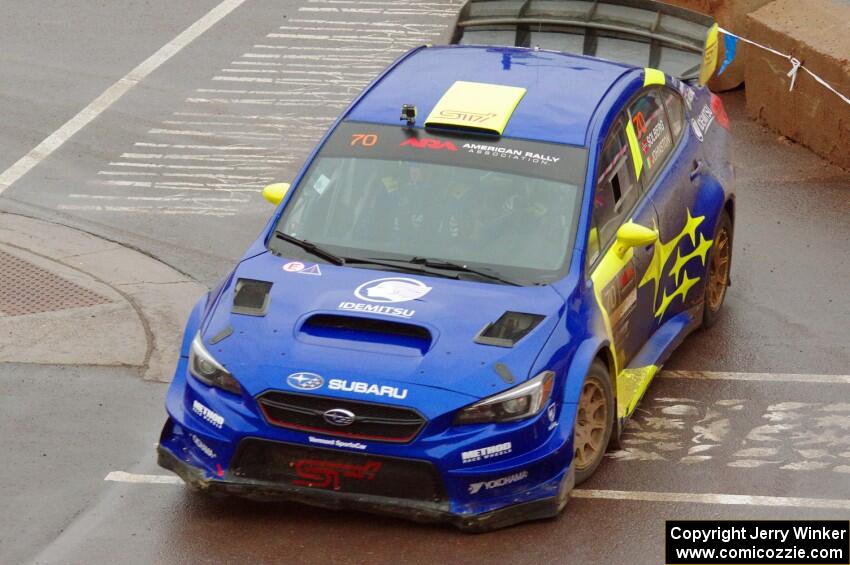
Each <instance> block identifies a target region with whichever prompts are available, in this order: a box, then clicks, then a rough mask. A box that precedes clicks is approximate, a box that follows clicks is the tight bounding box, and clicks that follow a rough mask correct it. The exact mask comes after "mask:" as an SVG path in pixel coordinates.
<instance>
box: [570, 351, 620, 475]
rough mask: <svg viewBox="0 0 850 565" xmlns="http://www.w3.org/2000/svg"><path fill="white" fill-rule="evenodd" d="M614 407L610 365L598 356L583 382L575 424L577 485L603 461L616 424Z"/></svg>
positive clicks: (574, 461)
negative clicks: (608, 366)
mask: <svg viewBox="0 0 850 565" xmlns="http://www.w3.org/2000/svg"><path fill="white" fill-rule="evenodd" d="M614 410H615V406H614V393H613V391H612V389H611V378H610V376H609V373H608V368H607V367H606V366H605V364H604V363H602V362H601V361H599V360H598V359H597V360H596V361H594V362H593V364H592V365H591V366H590V369H589V370H588V372H587V376H586V377H585V379H584V383H583V384H582V388H581V393H580V394H579V400H578V409H577V411H576V421H575V425H574V426H573V465H574V466H575V479H576V480H575V484H576V485H579V484H581V483H583V482H584V481H586V480H587V479H589V478H590V477H591V475H593V473H594V472H595V471H596V469H597V468H598V467H599V465H600V463H602V459H603V458H604V457H605V450H606V449H607V447H608V443H609V442H610V440H611V434H612V432H613V428H614V416H613V413H614Z"/></svg>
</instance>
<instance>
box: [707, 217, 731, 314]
mask: <svg viewBox="0 0 850 565" xmlns="http://www.w3.org/2000/svg"><path fill="white" fill-rule="evenodd" d="M730 252H731V249H730V246H729V230H727V229H726V227H723V228H721V229H720V231H718V232H717V235H716V236H715V238H714V252H713V254H712V256H711V264H710V265H709V267H708V294H707V297H706V298H707V300H708V307H709V308H710V309H711V311H712V312H717V311H718V310H720V306H721V305H723V297H724V296H726V287H727V286H729V259H730Z"/></svg>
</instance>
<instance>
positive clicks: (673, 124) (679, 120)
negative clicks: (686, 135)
mask: <svg viewBox="0 0 850 565" xmlns="http://www.w3.org/2000/svg"><path fill="white" fill-rule="evenodd" d="M661 96H662V98H664V106H666V108H667V119H668V120H670V131H671V132H672V134H673V141H675V140H677V139H679V134H680V133H682V126H684V124H685V109H684V105H683V104H682V98H681V97H680V96H679V95H678V94H677V93H675V92H673V91H672V90H670V89H666V88H665V89H664V90H663V91H662V95H661Z"/></svg>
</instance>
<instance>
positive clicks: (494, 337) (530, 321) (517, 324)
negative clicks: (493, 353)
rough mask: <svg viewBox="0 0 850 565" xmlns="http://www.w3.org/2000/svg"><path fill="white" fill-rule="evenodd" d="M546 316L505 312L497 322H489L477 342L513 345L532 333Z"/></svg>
mask: <svg viewBox="0 0 850 565" xmlns="http://www.w3.org/2000/svg"><path fill="white" fill-rule="evenodd" d="M543 318H545V316H541V315H540V314H524V313H522V312H505V313H504V314H502V315H501V316H499V319H498V320H496V321H495V322H491V323H489V324H487V325H486V326H485V327H484V329H483V330H481V331H480V332H479V333H478V335H477V336H475V343H480V344H483V345H495V346H497V347H513V346H514V345H516V343H517V342H518V341H519V340H521V339H522V338H524V337H525V336H527V335H528V334H529V333H531V330H533V329H534V328H536V327H537V325H538V324H539V323H540V322H542V321H543Z"/></svg>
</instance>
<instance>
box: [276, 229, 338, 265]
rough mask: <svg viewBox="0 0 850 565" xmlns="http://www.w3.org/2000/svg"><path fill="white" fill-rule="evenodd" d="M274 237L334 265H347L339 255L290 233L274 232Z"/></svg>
mask: <svg viewBox="0 0 850 565" xmlns="http://www.w3.org/2000/svg"><path fill="white" fill-rule="evenodd" d="M274 236H275V237H276V238H278V239H282V240H283V241H286V242H287V243H291V244H292V245H296V246H298V247H300V248H301V249H303V250H304V251H306V252H308V253H312V254H313V255H315V256H316V257H321V258H322V259H325V260H327V261H330V262H331V263H333V264H334V265H345V259H344V258H342V257H340V256H339V255H334V254H333V253H331V252H330V251H328V250H327V249H324V248H322V247H319V246H318V245H316V244H315V243H310V242H309V241H306V240H304V239H298V238H297V237H295V236H292V235H289V234H288V233H284V232H282V231H280V230H278V231H275V232H274Z"/></svg>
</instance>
